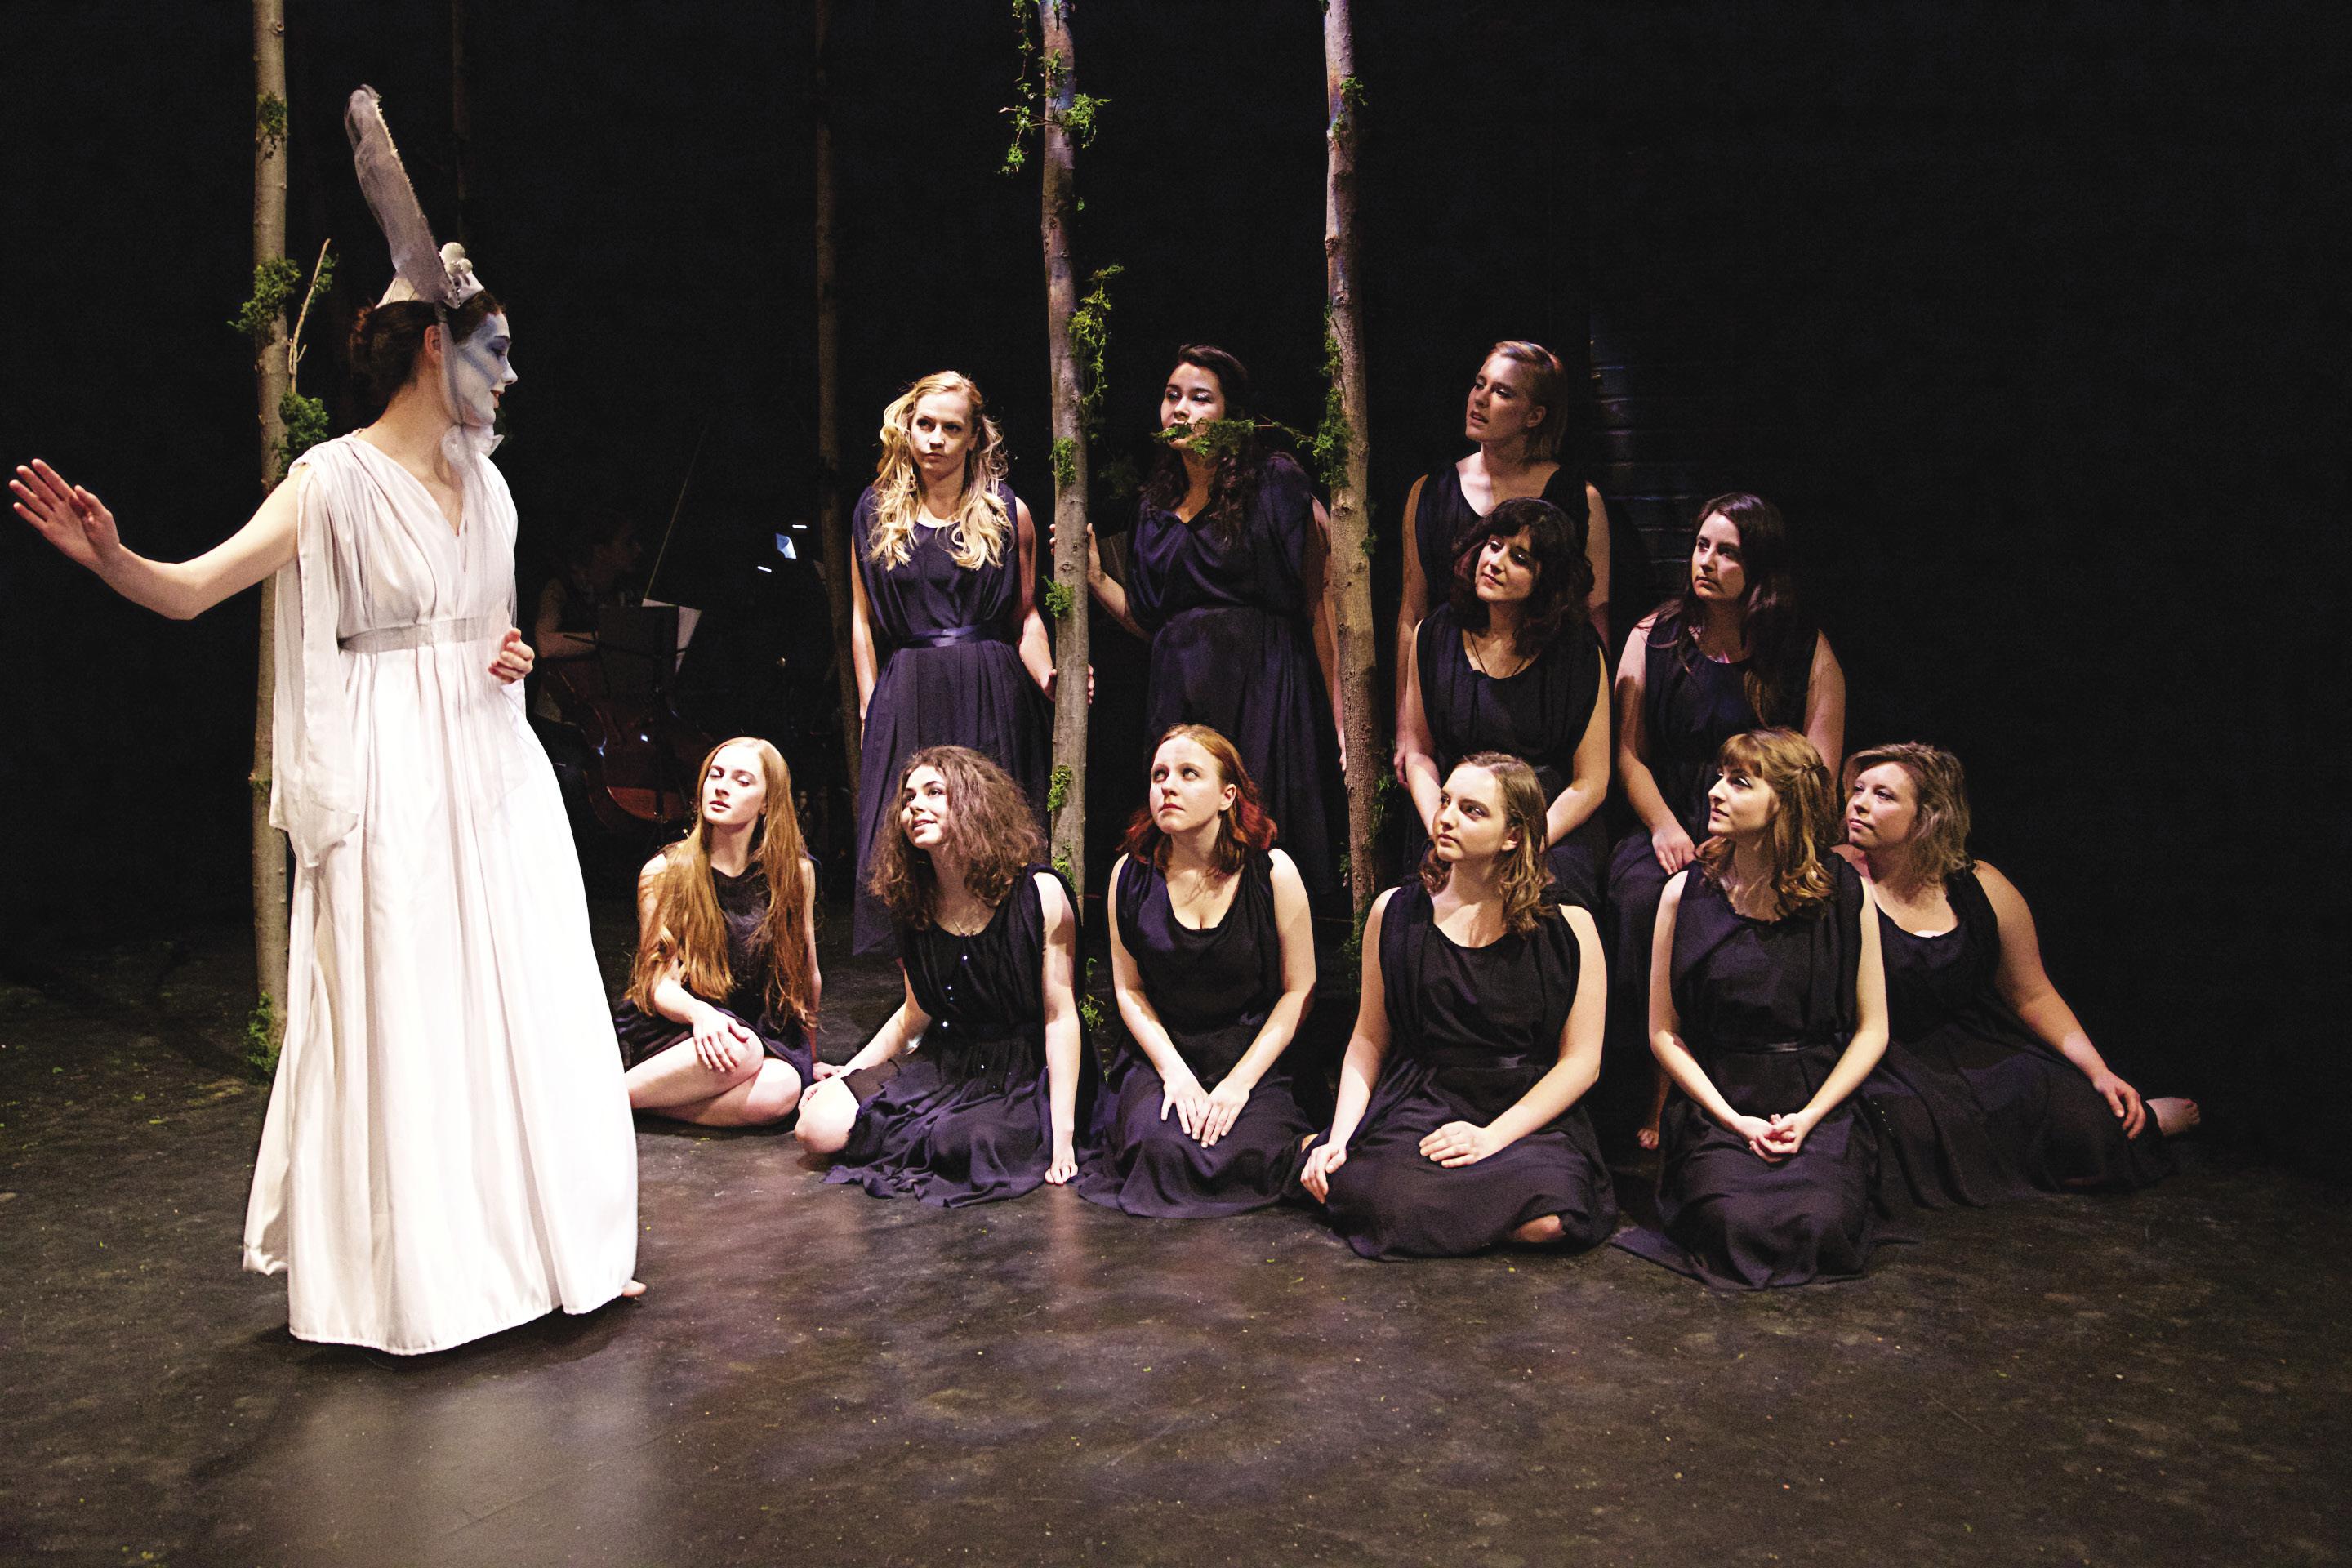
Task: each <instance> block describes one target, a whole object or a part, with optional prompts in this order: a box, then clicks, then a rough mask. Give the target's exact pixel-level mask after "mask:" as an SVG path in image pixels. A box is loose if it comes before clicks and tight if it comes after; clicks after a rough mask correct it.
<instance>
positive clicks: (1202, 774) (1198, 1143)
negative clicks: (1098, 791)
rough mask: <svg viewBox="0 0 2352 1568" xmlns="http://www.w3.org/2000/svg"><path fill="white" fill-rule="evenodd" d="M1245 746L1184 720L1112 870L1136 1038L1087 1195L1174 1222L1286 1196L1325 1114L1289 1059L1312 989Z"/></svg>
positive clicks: (1165, 746) (1116, 1074)
mask: <svg viewBox="0 0 2352 1568" xmlns="http://www.w3.org/2000/svg"><path fill="white" fill-rule="evenodd" d="M1274 826H1275V825H1274V822H1273V820H1272V819H1271V818H1270V817H1268V816H1266V814H1265V806H1264V805H1262V804H1260V802H1259V800H1258V797H1257V786H1256V785H1255V784H1252V783H1251V782H1250V776H1249V773H1248V770H1246V769H1245V768H1244V767H1243V766H1242V762H1241V758H1240V756H1239V755H1238V754H1237V753H1236V752H1234V744H1233V742H1231V741H1228V740H1226V739H1225V738H1224V737H1223V735H1220V734H1218V733H1217V732H1216V731H1214V730H1210V729H1206V728H1204V727H1202V726H1201V725H1198V724H1180V725H1178V726H1177V727H1176V728H1175V729H1173V730H1171V731H1169V732H1168V734H1167V735H1166V737H1165V738H1163V739H1162V740H1161V741H1160V750H1159V751H1158V752H1155V753H1154V754H1153V756H1152V759H1151V789H1150V798H1149V799H1148V800H1147V801H1145V803H1144V805H1143V808H1142V809H1141V810H1140V811H1139V812H1137V813H1136V816H1135V822H1134V824H1133V825H1132V826H1129V828H1128V830H1127V853H1126V854H1124V855H1122V856H1121V857H1120V858H1119V861H1118V864H1117V865H1116V866H1113V867H1112V868H1111V872H1110V898H1109V899H1108V900H1107V901H1108V904H1109V909H1110V921H1111V925H1110V958H1111V976H1112V980H1113V983H1114V984H1115V985H1116V987H1117V990H1118V1014H1119V1018H1120V1020H1121V1021H1122V1022H1124V1023H1125V1024H1126V1025H1127V1036H1128V1038H1127V1047H1126V1048H1125V1049H1124V1050H1123V1051H1122V1052H1121V1053H1120V1057H1119V1060H1118V1064H1117V1065H1116V1066H1115V1067H1114V1068H1113V1069H1112V1078H1111V1080H1110V1083H1109V1085H1108V1090H1109V1093H1110V1096H1111V1098H1110V1100H1109V1101H1108V1105H1109V1108H1110V1109H1109V1114H1108V1116H1107V1117H1106V1119H1105V1125H1104V1135H1103V1140H1102V1142H1101V1144H1100V1146H1099V1147H1098V1149H1097V1152H1096V1154H1095V1155H1094V1157H1093V1158H1092V1159H1091V1160H1090V1161H1089V1162H1088V1163H1087V1169H1086V1171H1085V1173H1083V1174H1082V1175H1081V1176H1080V1177H1079V1181H1078V1192H1079V1194H1080V1195H1082V1196H1084V1197H1086V1198H1088V1199H1091V1200H1092V1201H1093V1202H1095V1203H1098V1204H1101V1205H1104V1206H1106V1207H1108V1208H1115V1209H1124V1210H1125V1211H1127V1212H1128V1213H1129V1214H1133V1215H1156V1216H1159V1217H1162V1218H1171V1219H1198V1218H1206V1217H1209V1216H1212V1215H1229V1214H1241V1213H1244V1211H1246V1210H1249V1209H1255V1208H1264V1207H1265V1206H1266V1205H1269V1204H1273V1203H1276V1202H1279V1201H1280V1200H1281V1199H1282V1197H1283V1196H1284V1194H1285V1193H1286V1191H1287V1190H1288V1188H1289V1186H1290V1183H1291V1179H1292V1177H1293V1176H1294V1175H1295V1174H1296V1173H1297V1169H1298V1150H1299V1144H1300V1142H1302V1141H1303V1140H1304V1139H1305V1137H1306V1136H1307V1133H1309V1132H1311V1131H1314V1123H1312V1122H1310V1121H1307V1113H1306V1112H1305V1111H1303V1110H1299V1109H1298V1101H1297V1098H1296V1097H1295V1096H1294V1095H1293V1094H1292V1093H1291V1088H1290V1075H1289V1074H1288V1073H1287V1072H1286V1071H1285V1070H1284V1068H1283V1063H1282V1053H1283V1052H1284V1051H1285V1050H1286V1048H1288V1047H1289V1045H1290V1041H1291V1038H1292V1037H1293V1036H1294V1035H1296V1034H1297V1030H1298V1021H1299V1019H1300V1018H1302V1017H1303V1016H1306V1012H1307V1004H1308V1001H1309V999H1310V998H1311V997H1312V996H1313V995H1314V994H1315V933H1314V931H1313V929H1312V925H1311V922H1310V919H1309V916H1308V912H1307V889H1306V886H1305V884H1303V883H1302V882H1300V881H1299V879H1298V870H1297V867H1295V866H1293V865H1292V864H1291V863H1290V857H1289V856H1287V855H1286V854H1284V853H1283V852H1282V851H1281V850H1279V849H1275V848H1271V847H1269V846H1271V845H1272V844H1273V842H1274Z"/></svg>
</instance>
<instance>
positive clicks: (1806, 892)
mask: <svg viewBox="0 0 2352 1568" xmlns="http://www.w3.org/2000/svg"><path fill="white" fill-rule="evenodd" d="M1716 774H1717V776H1716V784H1715V788H1714V790H1713V791H1712V792H1711V793H1710V794H1709V795H1708V808H1707V824H1706V826H1707V831H1708V834H1709V835H1710V837H1708V838H1707V841H1706V843H1705V844H1704V845H1702V846H1700V847H1699V851H1698V855H1697V858H1696V863H1695V864H1694V865H1693V866H1692V867H1691V868H1690V869H1688V870H1685V871H1683V872H1681V873H1679V874H1678V875H1676V876H1675V879H1674V880H1672V881H1671V882H1669V883H1667V884H1666V890H1665V895H1664V898H1662V899H1661V900H1659V902H1658V919H1657V927H1656V932H1655V936H1654V944H1653V950H1652V956H1651V961H1650V976H1651V979H1650V1048H1651V1049H1652V1050H1653V1051H1654V1052H1655V1053H1656V1055H1657V1058H1658V1062H1659V1065H1660V1066H1662V1067H1663V1068H1664V1069H1665V1071H1666V1073H1667V1075H1668V1076H1669V1077H1670V1078H1672V1079H1674V1081H1675V1085H1676V1086H1677V1087H1679V1088H1680V1089H1681V1090H1682V1092H1681V1094H1679V1095H1677V1096H1676V1097H1675V1100H1674V1101H1673V1102H1672V1103H1671V1104H1669V1105H1668V1106H1667V1108H1666V1112H1665V1116H1664V1122H1663V1124H1662V1129H1661V1131H1662V1138H1663V1148H1664V1163H1663V1165H1662V1167H1661V1169H1660V1173H1659V1176H1658V1215H1659V1221H1660V1225H1661V1227H1662V1230H1660V1231H1652V1230H1634V1231H1628V1232H1626V1233H1625V1234H1624V1235H1623V1236H1621V1237H1618V1238H1617V1243H1618V1245H1619V1246H1621V1247H1624V1248H1625V1249H1626V1250H1628V1251H1630V1252H1633V1253H1637V1254H1639V1255H1641V1256H1642V1257H1644V1258H1649V1259H1650V1260H1651V1261H1653V1262H1655V1263H1662V1264H1664V1265H1665V1266H1666V1267H1667V1268H1672V1269H1675V1270H1676V1271H1677V1272H1679V1273H1684V1274H1688V1275H1690V1276H1691V1277H1693V1278H1694V1279H1701V1280H1704V1281H1706V1283H1707V1284H1709V1285H1713V1286H1716V1287H1718V1288H1720V1289H1733V1290H1754V1289H1762V1288H1763V1287H1765V1286H1768V1285H1801V1284H1804V1283H1806V1282H1807V1281H1808V1280H1812V1279H1851V1278H1852V1277H1853V1276H1855V1275H1857V1274H1860V1273H1861V1272H1862V1271H1863V1268H1864V1266H1865V1265H1866V1264H1867V1263H1868V1262H1869V1260H1870V1251H1871V1247H1872V1245H1873V1243H1874V1240H1875V1236H1874V1231H1873V1228H1872V1222H1871V1196H1872V1194H1871V1183H1872V1178H1873V1175H1874V1171H1875V1164H1874V1161H1875V1157H1876V1153H1877V1142H1876V1140H1875V1139H1874V1137H1873V1136H1872V1132H1871V1128H1870V1124H1869V1123H1868V1122H1867V1121H1864V1119H1863V1118H1862V1117H1860V1116H1858V1115H1856V1114H1855V1107H1854V1103H1853V1093H1854V1091H1855V1090H1856V1089H1859V1088H1861V1087H1862V1082H1863V1080H1864V1079H1866V1078H1868V1077H1869V1076H1870V1069H1871V1068H1873V1067H1874V1066H1875V1065H1876V1064H1877V1061H1878V1058H1879V1054H1880V1053H1881V1052H1882V1051H1884V1050H1885V1048H1886V976H1885V971H1884V970H1883V969H1882V968H1881V967H1880V964H1879V949H1878V922H1877V921H1876V920H1874V919H1873V918H1872V916H1871V909H1872V905H1871V901H1870V893H1869V891H1868V889H1865V888H1864V886H1863V882H1862V879H1861V878H1860V877H1858V876H1856V875H1855V874H1854V869H1853V867H1851V866H1849V865H1847V864H1846V863H1845V862H1844V861H1843V860H1841V859H1839V858H1837V856H1836V855H1835V854H1834V853H1833V852H1832V850H1833V846H1834V844H1835V838H1834V834H1835V820H1836V819H1835V816H1834V815H1833V806H1832V790H1831V786H1830V773H1829V769H1828V768H1827V767H1826V766H1824V765H1823V764H1822V759H1821V756H1820V754H1819V753H1818V752H1815V751H1814V750H1813V748H1812V744H1811V742H1808V741H1807V740H1806V739H1805V738H1804V737H1803V736H1802V735H1800V734H1798V733H1796V732H1795V731H1790V730H1757V731H1751V732H1749V733H1748V734H1745V735H1735V736H1733V737H1732V738H1731V739H1729V740H1727V741H1726V742H1724V743H1723V745H1722V747H1721V749H1720V750H1719V751H1718V752H1717V753H1716Z"/></svg>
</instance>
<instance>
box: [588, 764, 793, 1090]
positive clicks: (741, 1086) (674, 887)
mask: <svg viewBox="0 0 2352 1568" xmlns="http://www.w3.org/2000/svg"><path fill="white" fill-rule="evenodd" d="M701 789H702V808H701V815H700V819H699V820H698V821H697V822H696V824H695V826H694V830H693V831H692V832H691V833H688V835H687V836H686V837H684V838H682V839H680V840H679V841H678V842H677V843H676V844H673V845H671V846H670V847H668V848H667V849H665V850H663V851H662V852H661V853H660V854H658V855H656V856H655V857H654V858H652V859H651V860H648V861H646V868H645V869H644V870H643V871H642V872H640V873H639V874H638V877H637V959H636V963H635V968H634V970H633V971H632V973H631V974H630V977H629V994H628V996H627V998H626V999H625V1000H624V1001H623V1002H622V1003H621V1005H619V1006H617V1007H615V1008H614V1009H613V1032H614V1034H615V1035H616V1036H618V1037H619V1038H620V1042H621V1061H622V1064H623V1065H624V1066H625V1067H626V1068H628V1075H627V1077H626V1079H625V1082H626V1083H627V1084H628V1088H629V1105H630V1108H631V1109H633V1110H651V1111H656V1112H658V1113H659V1114H661V1115H663V1116H671V1117H676V1118H677V1120H678V1121H694V1122H699V1123H700V1124H701V1125H703V1126H705V1127H754V1126H759V1125H761V1124H763V1123H766V1122H771V1121H782V1120H783V1119H784V1118H785V1117H787V1116H790V1115H791V1114H792V1113H793V1110H794V1109H795V1108H796V1107H798V1106H799V1104H800V1100H801V1091H802V1090H803V1089H804V1088H806V1087H807V1086H808V1085H809V1084H810V1083H812V1082H814V1070H813V1069H814V1053H813V1052H812V1051H811V1050H810V1048H809V1031H810V1029H812V1028H814V1026H815V1025H816V1009H817V999H818V994H819V991H820V988H821V987H822V985H823V980H822V978H821V977H820V975H819V973H818V970H817V963H816V873H815V868H814V867H813V866H812V865H811V864H810V863H809V858H808V856H807V854H806V853H805V852H804V851H803V847H802V844H801V825H800V818H799V817H798V816H796V815H795V814H794V812H793V774H792V770H791V769H790V768H788V767H786V766H785V765H784V759H783V755H782V752H778V751H777V750H776V748H775V747H773V746H772V745H770V744H769V743H768V742H765V741H762V740H760V739H758V738H756V737H753V736H749V735H743V736H738V737H737V738H736V739H734V740H732V741H726V742H720V743H719V745H718V746H717V747H715V748H713V749H712V751H711V752H710V755H709V756H708V757H706V758H704V759H703V763H702V785H701Z"/></svg>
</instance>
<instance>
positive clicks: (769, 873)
mask: <svg viewBox="0 0 2352 1568" xmlns="http://www.w3.org/2000/svg"><path fill="white" fill-rule="evenodd" d="M730 746H740V747H742V748H743V749H744V750H745V751H748V752H752V753H753V754H754V755H756V756H757V757H758V758H759V759H760V778H761V784H762V785H763V786H764V788H765V790H766V795H765V797H764V802H763V804H762V805H761V811H760V821H759V824H758V826H755V827H754V828H752V830H751V832H752V838H751V858H752V860H753V861H754V863H756V864H757V865H758V866H759V868H760V872H761V876H762V877H764V878H765V879H767V884H768V914H767V918H766V919H765V920H763V921H761V922H760V934H759V938H758V941H757V943H756V945H757V947H758V950H759V955H760V962H761V963H764V964H766V966H767V970H768V983H767V987H766V994H767V999H768V1005H769V1006H770V1007H771V1008H772V1009H773V1010H774V1011H776V1012H779V1013H782V1014H785V1015H787V1016H790V1017H792V1018H793V1019H794V1020H795V1021H797V1022H798V1023H799V1024H800V1026H801V1027H803V1029H807V1028H814V1027H815V1026H816V1005H815V1000H814V998H815V995H816V985H815V976H814V974H812V973H810V966H809V949H808V939H809V933H808V924H807V921H808V913H809V863H808V849H807V846H806V844H805V843H804V842H803V839H802V837H801V819H800V813H799V812H798V811H796V810H795V809H794V808H793V770H792V769H791V767H789V766H788V765H787V764H786V763H785V762H784V757H783V753H782V752H779V751H777V750H776V748H775V747H773V746H772V745H770V744H769V743H768V742H765V741H762V740H761V739H760V738H759V737H758V736H756V735H738V736H736V737H735V738H734V739H733V740H731V741H721V742H719V744H717V745H716V746H713V747H711V748H710V753H709V755H708V756H706V757H704V758H703V759H702V771H701V772H700V773H698V774H697V775H696V777H697V779H698V780H707V779H709V776H710V768H711V764H712V763H716V762H717V761H718V760H719V752H723V751H725V750H727V749H728V748H729V747H730ZM701 787H702V786H701V784H700V783H698V784H696V786H695V788H696V801H697V805H698V809H697V812H696V816H695V823H694V826H693V827H692V828H691V829H690V830H689V831H688V833H687V836H686V837H684V838H682V839H680V840H678V841H677V843H675V844H673V845H671V846H670V847H668V848H667V849H665V850H663V851H662V854H661V868H660V870H659V871H658V872H656V873H655V875H656V876H657V877H658V879H659V881H658V883H657V885H656V889H655V893H654V919H653V928H654V935H653V938H652V940H650V941H647V942H639V943H638V944H637V957H636V963H635V965H634V966H633V967H632V968H631V970H630V973H629V1000H630V1001H632V1002H635V1004H636V1005H637V1006H638V1007H639V1009H641V1010H642V1011H645V1012H647V1013H650V1012H652V1011H653V1010H654V987H656V985H659V984H661V982H662V978H663V976H665V975H667V973H669V971H670V966H671V965H672V964H676V965H677V966H678V968H679V970H680V971H681V973H680V974H679V980H680V982H681V983H682V984H684V985H685V986H686V988H687V989H688V991H691V992H692V993H694V994H696V995H697V996H699V997H702V998H703V999H704V1000H706V1001H709V1002H721V1001H724V1000H726V997H727V994H728V993H729V992H730V991H732V990H733V989H734V988H735V975H734V972H733V967H732V965H731V964H730V962H729V958H728V952H727V917H726V916H725V915H723V914H722V913H720V912H719V887H718V884H717V882H716V881H715V880H714V879H713V878H712V874H711V869H710V837H711V829H710V824H709V820H708V819H706V818H704V817H703V816H701V814H700V810H699V803H700V799H701V795H700V792H701ZM745 1022H747V1023H749V1022H751V1020H750V1019H746V1020H745Z"/></svg>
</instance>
